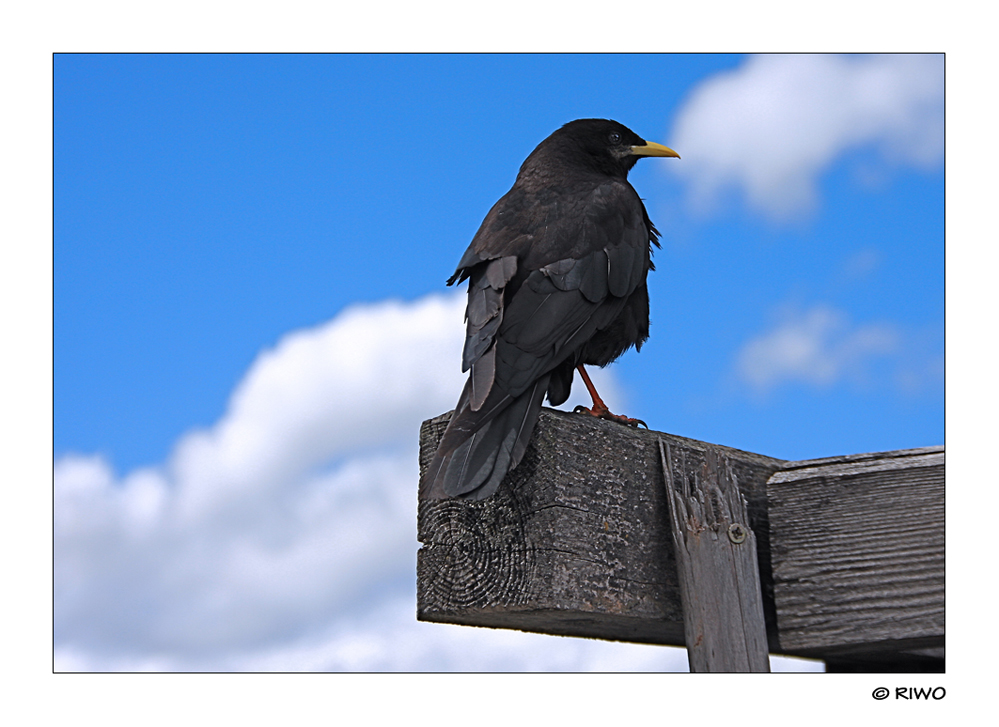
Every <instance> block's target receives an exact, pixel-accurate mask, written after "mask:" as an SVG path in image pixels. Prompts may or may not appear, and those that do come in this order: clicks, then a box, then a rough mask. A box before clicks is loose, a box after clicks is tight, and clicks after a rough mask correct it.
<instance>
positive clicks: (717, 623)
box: [659, 440, 770, 672]
mask: <svg viewBox="0 0 999 727" xmlns="http://www.w3.org/2000/svg"><path fill="white" fill-rule="evenodd" d="M659 447H660V454H661V456H662V465H663V472H664V473H665V478H666V493H667V500H668V502H669V506H670V523H671V526H672V533H673V552H674V553H675V554H676V559H677V570H678V575H679V581H680V597H681V600H682V602H683V621H684V637H685V639H686V642H687V656H688V661H689V663H690V671H692V672H768V671H770V661H769V658H768V650H767V630H766V625H765V623H764V620H763V598H762V596H761V590H760V572H759V567H758V565H757V561H756V537H755V536H754V535H753V531H752V530H750V528H749V525H748V523H749V515H748V513H747V511H746V501H745V499H744V498H743V497H742V493H740V492H739V486H738V483H737V482H736V478H735V476H734V475H733V473H732V467H731V464H730V463H729V461H728V458H727V457H726V456H725V455H724V454H722V453H721V452H719V451H718V450H717V449H716V448H714V447H709V448H708V449H707V452H706V453H705V462H704V467H703V468H702V469H701V472H700V473H697V475H696V476H695V477H694V479H693V481H691V480H690V479H689V478H688V476H687V474H686V468H685V467H684V466H683V462H682V459H681V461H680V462H679V463H677V464H679V465H680V466H679V467H678V468H677V469H678V470H679V478H678V479H679V482H677V481H676V480H677V478H674V476H673V469H674V459H673V457H672V451H671V448H670V447H669V445H664V444H663V443H662V441H661V440H660V442H659Z"/></svg>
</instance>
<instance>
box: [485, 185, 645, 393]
mask: <svg viewBox="0 0 999 727" xmlns="http://www.w3.org/2000/svg"><path fill="white" fill-rule="evenodd" d="M628 192H630V195H629V194H628ZM574 212H575V213H574ZM559 219H560V220H564V222H560V223H559V226H558V228H557V229H553V226H549V230H548V233H544V232H541V233H539V234H538V236H537V237H538V238H539V239H537V240H536V241H535V244H534V245H533V246H532V248H531V253H530V255H528V257H527V259H526V260H525V261H524V265H525V267H526V268H527V269H528V270H529V271H530V272H527V273H526V276H525V277H524V279H523V282H522V283H521V285H520V287H519V288H518V289H517V290H516V291H515V292H514V293H513V294H512V295H511V296H508V297H507V299H506V300H505V306H504V309H503V310H502V319H501V321H500V322H499V324H498V325H496V332H495V334H493V339H494V340H495V344H496V345H495V347H494V350H495V357H496V361H495V365H494V368H495V374H494V385H496V386H498V387H499V388H500V389H502V390H503V391H506V392H508V393H510V394H513V395H514V396H516V395H518V394H520V393H521V392H523V391H525V390H526V389H527V387H529V386H530V385H531V384H532V382H533V381H534V380H536V379H537V378H538V377H539V376H541V375H543V374H544V373H547V372H548V371H551V370H552V369H553V368H555V367H556V366H557V365H559V364H560V363H562V362H563V361H564V360H565V359H567V358H568V357H569V356H571V355H572V354H573V352H574V351H576V350H577V349H578V348H579V347H580V346H582V345H583V344H584V343H586V342H587V341H588V340H589V339H590V338H592V337H593V335H594V334H595V333H596V332H597V331H598V330H601V329H603V328H605V327H606V326H608V325H609V324H610V323H611V322H612V321H613V320H614V319H615V318H616V317H617V316H618V314H619V313H620V312H621V309H622V307H623V306H624V304H625V302H626V301H627V299H628V297H629V296H630V295H631V294H632V293H633V292H634V291H635V290H636V289H637V288H638V287H639V286H640V285H641V284H642V281H643V280H644V278H645V275H646V272H647V271H648V266H649V255H650V253H649V244H650V234H649V229H648V227H647V226H646V224H645V210H644V207H643V206H642V204H641V201H640V200H639V199H638V197H637V195H634V191H633V190H631V188H630V187H627V188H625V189H622V185H619V184H607V185H603V186H601V187H598V188H597V189H596V190H594V191H593V192H592V193H591V194H590V195H589V197H587V198H585V199H582V200H581V203H580V204H579V209H578V210H575V211H574V210H571V209H569V210H566V211H565V213H563V214H561V215H559ZM565 250H568V254H566V252H564V251H565ZM532 262H534V263H535V264H538V266H537V268H536V269H535V268H532ZM479 345H480V346H481V345H482V344H481V343H480V344H479ZM486 350H489V349H484V352H485V351H486Z"/></svg>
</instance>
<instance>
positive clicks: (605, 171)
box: [419, 119, 680, 500]
mask: <svg viewBox="0 0 999 727" xmlns="http://www.w3.org/2000/svg"><path fill="white" fill-rule="evenodd" d="M679 156H680V155H679V154H677V153H676V152H675V151H673V150H672V149H670V148H669V147H666V146H663V145H662V144H657V143H654V142H647V141H645V140H644V139H642V138H641V137H640V136H638V135H637V134H636V133H635V132H634V131H632V130H631V129H629V128H628V127H626V126H624V125H623V124H621V123H619V122H617V121H612V120H610V119H577V120H575V121H570V122H568V123H567V124H565V125H563V126H562V127H561V128H559V129H557V130H556V131H554V132H553V133H552V134H551V135H550V136H548V137H547V138H546V139H545V140H544V141H542V142H541V143H540V144H539V145H538V146H537V147H536V148H535V149H534V151H533V152H531V154H530V155H529V156H528V157H527V159H526V160H525V161H524V163H523V164H522V165H521V167H520V171H519V172H518V174H517V178H516V181H515V182H514V184H513V187H512V188H511V189H510V191H509V192H507V193H506V194H505V195H504V196H503V197H502V198H500V200H499V201H498V202H496V204H495V205H493V207H492V209H490V211H489V213H488V214H487V215H486V217H485V219H484V220H483V221H482V224H481V225H480V227H479V229H478V232H476V234H475V236H474V237H473V238H472V241H471V243H470V244H469V246H468V249H467V250H466V251H465V253H464V255H463V256H462V257H461V259H460V261H459V262H458V266H457V269H456V270H455V272H454V274H453V275H452V276H451V277H450V278H449V279H448V281H447V284H448V285H453V284H455V283H461V282H464V281H465V280H467V281H468V303H467V306H466V308H465V322H466V334H465V344H464V349H463V351H462V371H463V372H465V371H467V372H468V378H467V380H466V382H465V386H464V388H463V389H462V392H461V396H460V397H459V399H458V403H457V405H456V407H455V410H454V413H453V414H452V416H451V420H450V422H449V424H448V426H447V428H446V429H445V431H444V434H443V435H442V437H441V440H440V442H439V444H438V447H437V450H436V452H435V454H434V457H433V459H432V461H431V463H430V466H429V467H428V468H427V470H426V472H425V474H424V475H423V477H422V478H421V481H420V486H419V492H420V496H421V498H424V499H431V500H442V499H449V498H459V499H463V500H484V499H486V498H488V497H491V496H492V495H494V494H495V493H496V491H497V489H498V488H499V485H500V482H501V481H502V480H503V478H504V476H505V475H506V474H507V472H509V471H510V470H512V469H513V468H514V467H516V466H517V464H518V463H519V462H520V461H521V459H522V458H523V456H524V453H525V451H526V449H527V445H528V442H529V441H530V438H531V434H532V433H533V431H534V427H535V425H536V423H537V420H538V415H539V413H540V411H541V405H542V401H543V400H544V398H545V397H547V398H548V401H549V403H550V404H552V405H553V406H558V405H559V404H562V403H563V402H565V400H566V399H567V398H568V397H569V393H570V390H571V387H572V381H573V374H574V372H577V371H578V372H579V374H580V377H581V379H582V380H583V383H584V385H585V386H586V388H587V390H588V391H589V393H590V396H591V398H592V399H593V406H592V407H576V411H577V412H578V413H581V414H589V415H592V416H597V417H601V418H604V419H610V420H612V421H617V422H620V423H622V424H628V425H632V426H637V425H638V424H644V422H642V421H641V420H638V419H631V418H629V417H625V416H621V415H617V414H613V413H612V412H610V411H609V410H608V408H607V406H606V405H605V404H604V402H603V400H602V399H601V398H600V396H599V395H598V393H597V391H596V389H595V388H594V386H593V383H592V381H591V380H590V378H589V376H588V374H587V372H586V370H585V368H583V367H584V365H591V366H606V365H607V364H609V363H611V362H612V361H614V360H615V359H617V358H618V357H620V356H621V355H622V354H623V353H624V352H625V351H626V350H628V349H629V348H631V347H632V346H634V347H635V348H636V350H639V349H641V347H642V344H643V343H644V342H645V340H646V339H647V338H648V336H649V294H648V287H647V284H646V276H647V275H648V272H649V271H650V270H654V269H655V266H654V265H653V263H652V246H653V245H655V246H656V247H658V246H659V233H658V231H657V230H656V228H655V226H654V225H653V224H652V221H651V220H650V219H649V214H648V212H647V210H646V209H645V205H644V203H643V202H642V199H641V198H640V197H639V195H638V192H636V191H635V188H634V187H632V186H631V184H630V183H629V182H628V172H629V171H630V170H631V169H632V167H634V166H635V164H636V163H637V161H638V160H639V159H640V158H642V157H676V158H679Z"/></svg>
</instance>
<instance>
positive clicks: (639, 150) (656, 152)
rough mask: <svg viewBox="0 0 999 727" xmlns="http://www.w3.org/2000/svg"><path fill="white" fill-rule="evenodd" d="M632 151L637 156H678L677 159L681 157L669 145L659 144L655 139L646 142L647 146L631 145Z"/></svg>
mask: <svg viewBox="0 0 999 727" xmlns="http://www.w3.org/2000/svg"><path fill="white" fill-rule="evenodd" d="M631 153H632V154H633V155H635V156H636V157H676V158H677V159H679V158H680V155H679V154H677V153H676V152H675V151H673V150H672V149H670V148H669V147H668V146H663V145H662V144H657V143H655V142H654V141H647V142H645V146H633V147H631Z"/></svg>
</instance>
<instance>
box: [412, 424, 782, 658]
mask: <svg viewBox="0 0 999 727" xmlns="http://www.w3.org/2000/svg"><path fill="white" fill-rule="evenodd" d="M449 419H450V414H446V415H443V416H440V417H437V418H435V419H431V420H429V421H427V422H424V425H423V428H422V431H421V456H420V460H421V472H422V470H423V469H425V468H426V467H427V465H428V464H429V462H430V459H431V458H432V457H433V453H434V450H435V449H436V446H437V442H438V441H439V439H440V436H441V434H442V433H443V431H444V428H445V427H446V426H447V422H448V421H449ZM660 437H661V438H662V439H663V441H664V442H666V443H667V444H669V445H670V447H671V449H672V452H673V453H674V455H675V456H677V457H682V458H683V461H684V463H685V464H684V467H686V468H687V475H689V476H690V477H693V476H694V472H695V471H698V470H699V469H700V467H701V466H702V465H703V463H704V456H705V451H706V446H707V445H706V444H705V443H703V442H698V441H695V440H692V439H685V438H683V437H676V436H673V435H669V434H660V433H657V432H650V431H648V430H644V429H633V428H631V427H626V426H622V425H621V424H617V423H614V422H607V421H603V420H600V419H593V418H591V417H584V416H579V415H575V414H568V413H565V412H560V411H555V410H552V409H543V410H542V412H541V417H540V419H539V421H538V426H537V428H536V429H535V434H534V437H533V438H532V441H531V444H530V446H529V447H528V449H527V453H526V454H525V455H524V459H523V461H522V462H521V464H520V465H519V466H518V467H517V468H516V469H515V470H514V471H513V472H511V473H510V474H509V475H507V478H506V480H505V481H504V483H503V484H502V485H501V487H500V490H499V492H498V493H497V494H496V495H495V496H493V497H491V498H489V499H487V500H484V501H481V502H467V501H464V500H424V501H421V502H420V506H419V517H418V534H419V539H420V541H421V542H422V543H423V547H422V548H421V549H420V551H419V554H418V559H417V591H418V598H417V617H418V618H419V619H420V620H423V621H438V622H442V623H456V624H466V625H473V626H491V627H502V628H516V629H520V630H523V631H537V632H541V633H550V634H561V635H566V636H590V637H596V638H603V639H614V640H621V641H634V642H642V643H653V644H673V645H677V646H682V645H683V644H684V635H683V616H682V614H683V611H682V605H681V602H680V591H679V583H678V581H677V571H676V561H675V558H674V553H673V545H672V536H671V534H670V525H669V514H668V506H667V504H666V490H665V484H664V480H663V474H662V466H661V461H660V454H659V444H658V442H659V438H660ZM720 449H721V450H722V451H723V452H724V453H725V455H726V456H727V457H728V458H729V461H730V462H731V464H732V468H733V471H734V472H735V474H736V477H737V478H738V481H739V486H740V489H741V491H742V494H743V496H744V497H745V498H746V500H747V502H748V504H749V521H750V523H749V524H750V527H751V528H752V529H753V530H754V531H756V532H757V534H758V535H759V533H761V532H764V533H765V531H766V522H765V520H766V481H767V479H768V478H769V477H770V475H771V474H772V473H773V472H775V471H776V470H777V468H778V467H779V466H780V464H782V462H781V461H780V460H775V459H772V458H770V457H763V456H761V455H757V454H752V453H749V452H741V451H739V450H735V449H731V448H728V447H721V448H720ZM764 538H765V536H764ZM764 552H768V551H764ZM767 567H768V566H767Z"/></svg>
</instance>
